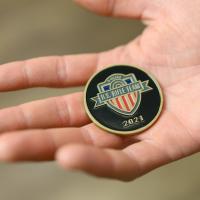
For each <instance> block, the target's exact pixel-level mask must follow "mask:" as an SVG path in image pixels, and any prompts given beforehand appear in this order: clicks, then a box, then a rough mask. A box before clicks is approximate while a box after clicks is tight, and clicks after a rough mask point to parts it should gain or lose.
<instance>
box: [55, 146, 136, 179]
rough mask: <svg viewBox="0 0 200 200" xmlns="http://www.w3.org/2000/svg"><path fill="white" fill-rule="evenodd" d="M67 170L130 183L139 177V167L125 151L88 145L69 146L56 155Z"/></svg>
mask: <svg viewBox="0 0 200 200" xmlns="http://www.w3.org/2000/svg"><path fill="white" fill-rule="evenodd" d="M56 159H57V161H58V163H59V164H60V165H61V166H62V167H63V168H64V169H66V170H81V171H84V172H86V173H89V174H92V175H95V176H98V177H106V178H113V179H119V180H123V181H130V180H133V179H134V178H136V177H137V176H138V175H139V173H138V172H139V166H138V165H137V163H134V162H133V160H132V159H131V157H129V156H128V154H126V153H125V152H123V151H120V150H113V149H102V148H98V147H94V146H88V145H68V146H65V147H63V148H61V149H60V150H58V152H57V154H56Z"/></svg>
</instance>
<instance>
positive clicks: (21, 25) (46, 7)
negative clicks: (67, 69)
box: [0, 0, 200, 200]
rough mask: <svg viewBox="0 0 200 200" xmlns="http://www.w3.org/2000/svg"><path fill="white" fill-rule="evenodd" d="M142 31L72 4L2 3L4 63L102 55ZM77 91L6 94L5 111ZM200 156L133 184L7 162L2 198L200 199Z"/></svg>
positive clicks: (0, 183)
mask: <svg viewBox="0 0 200 200" xmlns="http://www.w3.org/2000/svg"><path fill="white" fill-rule="evenodd" d="M142 29H143V26H142V24H140V23H139V22H136V21H135V22H133V21H130V20H116V19H110V18H109V19H108V18H104V17H99V16H95V15H93V14H91V13H89V12H87V11H85V10H83V9H81V8H79V7H77V6H76V5H75V4H73V2H72V1H69V0H57V1H53V0H18V1H16V0H0V64H3V63H6V62H11V61H14V60H22V59H27V58H32V57H38V56H46V55H60V54H62V55H63V54H72V53H82V52H93V51H95V52H97V51H102V50H106V49H110V48H113V47H115V46H117V45H120V44H123V43H126V42H128V41H129V40H130V39H132V38H133V37H135V36H136V35H138V34H139V33H140V32H141V31H142ZM71 90H72V91H74V90H75V89H74V88H72V89H44V88H42V89H29V90H21V91H19V92H7V93H0V108H3V107H7V106H12V105H17V104H20V103H23V102H27V101H32V100H34V99H41V98H46V97H49V96H56V95H63V94H66V93H68V92H70V91H71ZM76 90H81V88H78V89H76ZM5 120H6V119H5ZM0 123H3V121H2V122H0ZM198 156H199V155H194V156H191V157H189V158H186V159H184V160H180V161H178V162H176V163H172V164H170V165H168V166H165V167H162V168H160V169H158V170H156V171H153V172H151V173H149V174H148V175H145V176H144V177H141V178H140V179H138V180H136V181H134V182H130V183H122V182H118V181H111V180H106V179H97V178H94V177H90V176H87V175H85V174H82V173H79V172H73V173H72V172H65V171H63V170H62V169H61V168H59V167H58V166H57V165H56V164H55V163H40V164H36V163H25V164H14V165H9V164H3V163H2V164H0V200H35V199H37V200H44V199H45V200H53V199H56V200H66V199H67V200H121V199H131V200H133V199H134V200H169V199H170V200H188V199H190V200H199V198H200V190H199V187H200V173H199V169H200V160H199V158H198Z"/></svg>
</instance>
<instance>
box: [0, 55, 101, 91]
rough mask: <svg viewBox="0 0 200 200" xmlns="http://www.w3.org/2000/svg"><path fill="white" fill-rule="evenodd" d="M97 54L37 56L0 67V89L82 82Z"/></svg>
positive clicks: (87, 76) (71, 84) (95, 62)
mask: <svg viewBox="0 0 200 200" xmlns="http://www.w3.org/2000/svg"><path fill="white" fill-rule="evenodd" d="M97 60H98V54H83V55H69V56H54V57H41V58H35V59H30V60H27V61H20V62H13V63H8V64H4V65H2V66H0V91H10V90H17V89H25V88H31V87H39V86H41V87H66V86H78V85H83V84H84V83H85V82H86V81H87V80H88V78H89V77H90V76H91V75H92V74H93V72H94V71H95V70H96V66H97Z"/></svg>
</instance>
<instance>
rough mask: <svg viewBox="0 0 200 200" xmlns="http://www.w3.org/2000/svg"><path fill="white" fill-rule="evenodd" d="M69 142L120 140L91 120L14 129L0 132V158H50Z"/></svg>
mask: <svg viewBox="0 0 200 200" xmlns="http://www.w3.org/2000/svg"><path fill="white" fill-rule="evenodd" d="M71 143H80V144H87V145H88V144H89V145H95V146H98V147H112V148H120V147H121V146H122V145H123V140H122V139H121V138H120V137H117V136H115V135H112V134H108V133H106V132H104V131H103V130H101V129H99V128H97V127H96V126H94V125H93V124H90V125H87V126H85V127H83V128H56V129H46V130H41V129H40V130H28V131H15V132H10V133H7V134H3V135H1V136H0V161H7V162H14V161H30V160H31V161H44V160H53V159H54V155H55V152H56V151H57V150H58V149H59V148H60V147H62V146H63V145H67V144H71Z"/></svg>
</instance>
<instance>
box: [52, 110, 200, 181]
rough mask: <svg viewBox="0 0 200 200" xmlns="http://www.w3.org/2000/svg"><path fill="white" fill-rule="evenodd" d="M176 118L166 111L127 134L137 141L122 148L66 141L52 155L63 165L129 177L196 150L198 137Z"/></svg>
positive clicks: (97, 172)
mask: <svg viewBox="0 0 200 200" xmlns="http://www.w3.org/2000/svg"><path fill="white" fill-rule="evenodd" d="M176 120H177V119H176V118H175V117H174V115H172V114H170V113H169V112H166V113H165V114H163V117H162V118H161V119H160V120H159V122H158V123H157V124H156V125H155V126H153V127H152V128H151V129H149V130H147V131H146V132H144V133H142V134H140V135H135V136H133V138H129V139H130V140H131V139H138V140H139V141H140V142H137V143H134V144H132V145H128V146H127V147H126V148H124V149H123V150H112V149H110V148H109V149H99V148H97V147H92V146H88V145H87V146H85V145H70V146H69V145H67V146H63V147H62V148H61V149H59V150H58V152H57V156H56V158H57V160H58V162H59V164H60V165H61V166H62V167H64V168H65V169H75V170H82V171H85V172H87V173H90V174H93V175H96V176H100V177H107V178H115V179H120V180H125V181H130V180H133V179H135V178H137V177H139V176H142V175H144V174H146V173H148V172H149V171H151V170H153V169H156V168H158V167H160V166H162V165H164V164H167V163H170V162H172V161H175V160H178V159H180V158H183V157H185V156H188V155H191V154H193V153H195V152H198V151H199V143H198V141H196V140H194V138H193V137H192V136H191V135H190V134H188V133H187V130H185V129H183V127H182V124H181V123H180V122H178V121H176ZM174 124H175V126H174ZM165 127H167V128H165ZM130 142H131V141H130Z"/></svg>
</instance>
